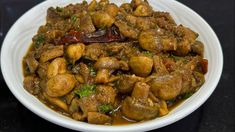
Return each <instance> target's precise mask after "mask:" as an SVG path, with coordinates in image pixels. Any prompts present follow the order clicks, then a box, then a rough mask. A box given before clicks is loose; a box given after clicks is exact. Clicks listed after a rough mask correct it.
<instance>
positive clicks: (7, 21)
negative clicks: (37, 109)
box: [0, 0, 235, 132]
mask: <svg viewBox="0 0 235 132" xmlns="http://www.w3.org/2000/svg"><path fill="white" fill-rule="evenodd" d="M41 1H42V0H0V44H2V41H3V39H4V37H5V35H6V33H7V31H8V30H9V28H10V27H11V26H12V24H13V23H14V22H15V21H16V20H17V19H18V18H19V17H20V16H21V15H22V14H23V13H25V12H26V11H27V10H28V9H30V8H31V7H33V6H34V5H36V4H38V3H40V2H41ZM179 1H180V2H182V3H184V4H185V5H187V6H189V7H190V8H192V9H193V10H195V11H196V12H197V13H198V14H200V15H201V16H202V17H203V18H204V19H205V20H206V21H207V22H208V23H209V24H210V25H211V26H212V28H213V29H214V30H215V32H216V34H217V35H218V37H219V39H220V41H221V45H222V48H223V53H224V68H223V74H222V76H221V80H220V82H219V84H218V86H217V88H216V90H215V91H214V93H213V94H212V96H211V97H210V98H209V99H208V100H207V101H206V102H205V103H204V104H203V105H202V106H201V107H200V108H199V109H197V110H196V111H194V112H193V113H192V114H190V115H189V116H187V117H185V118H184V119H182V120H180V121H178V122H176V123H173V124H171V125H168V126H166V127H163V128H160V129H157V130H155V131H158V132H171V131H177V132H235V116H234V115H235V114H234V113H235V85H234V82H235V80H234V68H235V65H234V61H235V59H234V50H235V48H234V45H235V43H234V37H235V36H234V28H235V27H234V1H233V0H179ZM47 130H54V131H56V132H65V131H66V132H70V131H72V130H69V129H66V128H63V127H60V126H57V125H55V124H53V123H50V122H48V121H46V120H44V119H42V118H40V117H39V116H37V115H35V114H34V113H32V112H31V111H29V110H28V109H26V108H25V107H24V106H23V105H22V104H21V103H20V102H19V101H18V100H17V99H16V98H15V97H14V96H13V95H12V93H11V92H10V90H9V89H8V87H7V86H6V84H5V81H4V79H3V77H2V74H0V132H33V131H34V132H42V131H47Z"/></svg>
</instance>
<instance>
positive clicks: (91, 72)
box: [88, 66, 96, 76]
mask: <svg viewBox="0 0 235 132" xmlns="http://www.w3.org/2000/svg"><path fill="white" fill-rule="evenodd" d="M88 68H89V71H90V75H91V76H95V75H96V70H95V69H94V67H93V66H89V67H88Z"/></svg>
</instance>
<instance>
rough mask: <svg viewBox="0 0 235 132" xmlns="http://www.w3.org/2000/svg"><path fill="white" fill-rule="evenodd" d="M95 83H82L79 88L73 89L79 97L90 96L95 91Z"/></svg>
mask: <svg viewBox="0 0 235 132" xmlns="http://www.w3.org/2000/svg"><path fill="white" fill-rule="evenodd" d="M95 89H96V85H89V84H84V85H82V86H81V88H80V89H79V90H76V91H74V93H75V94H76V95H78V96H79V97H80V98H83V97H87V96H90V95H91V94H93V93H94V92H95Z"/></svg>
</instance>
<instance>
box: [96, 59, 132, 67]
mask: <svg viewBox="0 0 235 132" xmlns="http://www.w3.org/2000/svg"><path fill="white" fill-rule="evenodd" d="M94 68H95V69H110V70H117V69H122V70H129V67H128V64H127V63H126V62H125V61H119V60H117V59H116V58H115V57H101V58H99V59H98V60H97V62H96V63H95V64H94Z"/></svg>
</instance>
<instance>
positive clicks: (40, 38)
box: [35, 34, 45, 49]
mask: <svg viewBox="0 0 235 132" xmlns="http://www.w3.org/2000/svg"><path fill="white" fill-rule="evenodd" d="M44 42H45V36H44V35H42V34H39V35H38V36H37V38H36V40H35V48H36V49H38V48H39V47H41V45H42V44H43V43H44Z"/></svg>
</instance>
